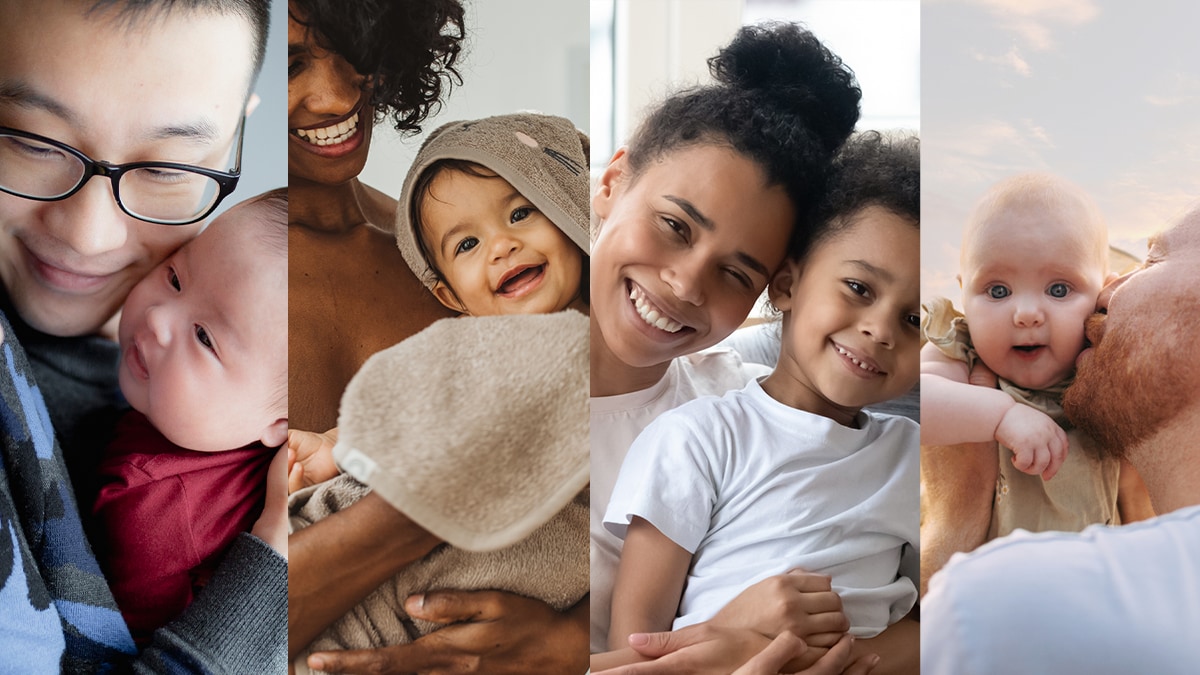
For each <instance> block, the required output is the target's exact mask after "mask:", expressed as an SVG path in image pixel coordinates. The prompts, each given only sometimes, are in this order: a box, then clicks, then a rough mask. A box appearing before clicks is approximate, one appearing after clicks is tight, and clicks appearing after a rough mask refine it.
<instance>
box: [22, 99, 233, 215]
mask: <svg viewBox="0 0 1200 675" xmlns="http://www.w3.org/2000/svg"><path fill="white" fill-rule="evenodd" d="M245 135H246V116H245V115H242V121H241V122H239V123H238V134H237V152H236V154H235V156H234V165H233V169H232V170H231V171H216V170H213V169H206V168H204V167H200V166H192V165H190V164H179V163H176V162H130V163H128V164H110V163H108V162H103V161H97V160H94V159H92V158H91V157H88V156H87V155H85V154H83V153H82V152H80V151H78V150H76V149H75V148H72V147H71V146H69V145H67V144H65V143H60V142H58V141H56V140H54V139H52V138H46V137H45V136H39V135H37V134H31V133H29V132H27V131H21V130H20V129H11V128H9V127H0V191H4V192H7V193H9V194H11V195H16V196H18V197H24V198H26V199H35V200H37V201H43V202H52V201H57V200H60V199H66V198H67V197H70V196H71V195H73V194H75V193H76V192H78V191H79V190H80V188H82V187H83V186H84V184H86V183H87V182H88V181H89V180H90V179H91V178H92V177H93V176H104V177H106V178H108V179H109V180H111V181H112V190H113V198H114V199H116V200H117V206H119V207H121V210H122V211H124V212H125V213H127V214H128V215H130V216H133V217H134V218H137V219H138V220H144V221H146V222H149V223H158V224H160V225H188V224H190V223H194V222H197V221H199V220H203V219H204V218H205V217H207V216H208V215H209V214H210V213H212V212H213V210H215V209H216V208H217V205H219V204H220V203H221V200H223V199H225V197H227V196H228V195H229V193H231V192H233V189H234V188H235V187H237V183H238V178H240V177H241V175H242V140H243V138H244V137H245Z"/></svg>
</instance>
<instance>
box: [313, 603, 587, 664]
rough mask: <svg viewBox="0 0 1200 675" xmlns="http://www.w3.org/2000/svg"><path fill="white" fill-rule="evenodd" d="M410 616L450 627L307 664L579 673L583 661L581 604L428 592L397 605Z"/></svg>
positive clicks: (584, 625)
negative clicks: (562, 606) (561, 607)
mask: <svg viewBox="0 0 1200 675" xmlns="http://www.w3.org/2000/svg"><path fill="white" fill-rule="evenodd" d="M404 606H405V609H406V610H407V611H408V613H409V615H411V616H413V617H414V618H419V619H425V620H427V621H433V622H435V623H446V624H450V625H448V626H446V627H445V628H442V629H440V630H438V631H436V632H433V633H430V634H429V635H426V636H425V637H423V638H421V639H419V640H417V641H416V642H413V643H412V644H407V645H395V646H392V647H383V648H380V649H364V650H356V651H335V652H318V653H315V654H313V655H311V656H310V657H309V659H308V664H309V667H312V668H316V669H320V670H325V671H330V672H344V673H364V674H368V673H369V674H372V675H382V674H387V673H392V674H400V673H419V674H420V675H443V674H449V673H495V674H497V675H504V674H505V673H513V674H514V675H515V674H518V673H520V674H526V673H539V674H540V673H545V674H546V675H556V674H558V673H563V674H564V675H581V674H582V673H583V672H584V671H586V670H587V660H588V626H587V618H588V605H587V602H586V600H585V601H582V602H581V603H580V604H579V605H577V606H576V607H574V608H572V609H571V610H569V611H567V612H562V613H560V612H557V611H555V610H554V608H552V607H550V606H549V605H547V604H546V603H544V602H541V601H539V600H532V599H530V598H526V597H522V596H519V595H515V594H512V593H504V592H500V591H433V592H429V593H426V594H424V595H423V596H421V595H414V596H412V597H410V598H408V600H407V601H406V602H405V605H404Z"/></svg>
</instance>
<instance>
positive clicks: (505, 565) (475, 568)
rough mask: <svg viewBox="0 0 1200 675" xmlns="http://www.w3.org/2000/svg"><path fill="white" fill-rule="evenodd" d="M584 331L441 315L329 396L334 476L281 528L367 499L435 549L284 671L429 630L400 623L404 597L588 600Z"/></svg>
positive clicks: (576, 325)
mask: <svg viewBox="0 0 1200 675" xmlns="http://www.w3.org/2000/svg"><path fill="white" fill-rule="evenodd" d="M587 335H588V319H587V317H585V316H583V315H582V314H579V313H578V312H574V311H566V312H559V313H556V314H545V315H519V316H502V317H463V318H457V319H444V320H442V321H438V322H437V323H434V324H433V325H432V326H430V327H429V328H427V329H425V330H424V331H422V332H421V333H418V334H417V335H415V336H413V337H411V338H409V339H408V340H405V341H404V342H402V343H400V344H398V345H396V346H394V347H391V348H389V349H386V350H384V351H382V352H379V353H378V354H376V355H374V356H372V357H371V358H370V359H368V360H367V362H366V363H365V364H364V365H363V367H362V368H361V369H360V370H359V372H358V374H356V375H355V376H354V379H352V380H351V382H350V385H349V386H348V387H347V388H346V392H345V394H344V395H343V397H342V406H341V412H340V415H339V418H338V427H339V436H338V443H337V446H336V447H335V448H334V456H335V459H336V460H337V462H338V465H339V466H340V467H341V468H342V470H343V471H344V472H345V473H344V475H342V476H339V477H338V478H335V479H334V480H331V481H328V482H326V483H322V484H320V485H317V486H313V487H311V488H307V489H305V490H301V491H299V492H297V493H295V494H294V495H292V499H291V503H290V512H291V522H292V529H293V530H295V529H299V528H302V527H305V526H307V525H309V524H311V523H312V522H315V521H317V520H320V519H321V518H323V517H325V516H327V515H329V514H331V513H333V512H336V511H338V510H341V509H343V508H345V507H347V506H349V505H350V504H352V503H354V502H356V501H358V499H361V498H362V497H363V496H364V495H365V494H367V493H368V492H369V491H371V490H374V491H375V493H376V494H378V495H379V496H381V497H382V498H384V499H385V500H386V501H388V503H390V504H391V505H393V506H395V507H396V508H397V509H398V510H400V511H401V512H403V513H405V514H406V515H407V516H408V517H410V518H412V519H413V520H414V521H415V522H417V523H418V524H420V525H421V526H422V527H424V528H426V529H427V530H429V531H430V532H432V533H433V534H435V535H437V536H438V537H440V538H441V539H444V540H445V541H446V542H447V544H446V545H443V546H441V547H439V548H437V549H435V550H434V551H433V552H432V553H431V554H429V555H428V556H426V557H425V558H423V559H422V560H419V561H417V562H415V563H413V564H412V565H410V566H409V567H407V568H405V569H404V570H403V571H402V572H401V573H400V574H398V575H397V576H396V577H395V578H394V579H392V580H391V581H390V582H388V583H385V584H384V585H383V586H382V587H380V588H379V589H377V590H376V591H375V592H374V593H372V594H371V595H370V596H368V597H367V598H366V599H365V600H364V601H363V602H361V603H360V604H359V605H358V606H357V607H355V608H354V609H352V610H351V611H350V612H349V613H347V614H346V615H345V616H344V617H343V618H341V619H339V620H338V621H337V622H336V623H335V624H334V625H333V626H331V627H330V628H329V629H327V630H326V631H325V633H323V634H322V635H321V636H320V637H319V638H318V639H317V640H316V641H315V642H313V644H312V645H310V646H309V648H308V650H307V651H305V652H304V653H302V654H300V655H299V657H298V658H297V660H296V661H295V665H296V668H297V673H305V672H310V671H309V670H308V668H307V665H306V664H305V663H304V659H305V658H306V657H307V655H308V654H310V653H312V652H313V651H319V650H326V649H363V648H370V647H379V646H383V645H389V644H400V643H407V642H411V641H412V640H415V639H417V638H418V637H420V636H422V635H425V634H427V633H428V632H430V631H432V630H435V629H436V628H438V626H436V625H430V624H425V623H423V622H418V621H414V620H412V619H410V618H409V617H408V616H407V615H406V614H405V612H404V607H403V603H404V600H405V598H407V597H408V596H409V595H411V594H413V593H419V592H423V591H428V590H437V589H455V590H480V589H496V590H506V591H511V592H514V593H518V594H521V595H525V596H529V597H533V598H537V599H539V600H543V601H545V602H547V603H548V604H550V605H551V606H553V607H555V608H556V609H559V610H563V609H566V608H568V607H571V606H572V605H574V604H575V603H576V602H578V601H579V600H580V599H581V598H582V597H583V596H584V595H586V594H587V592H588V584H589V573H588V497H587V490H586V486H587V482H588V474H589V456H588V449H589V444H588V399H587V396H588V340H587ZM360 481H361V482H360ZM364 484H365V485H364ZM472 551H474V552H472Z"/></svg>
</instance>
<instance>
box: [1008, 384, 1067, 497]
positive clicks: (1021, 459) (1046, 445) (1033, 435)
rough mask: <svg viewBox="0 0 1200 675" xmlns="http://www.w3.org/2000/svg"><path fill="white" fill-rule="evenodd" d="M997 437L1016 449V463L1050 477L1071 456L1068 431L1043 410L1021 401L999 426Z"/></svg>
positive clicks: (1024, 470) (1017, 465)
mask: <svg viewBox="0 0 1200 675" xmlns="http://www.w3.org/2000/svg"><path fill="white" fill-rule="evenodd" d="M996 440H997V441H999V442H1000V443H1001V444H1002V445H1004V446H1006V447H1008V448H1009V449H1011V450H1012V451H1013V460H1012V462H1013V466H1014V467H1016V469H1017V470H1018V471H1022V472H1024V473H1028V474H1031V475H1036V474H1041V475H1042V480H1050V479H1051V478H1053V477H1054V474H1056V473H1058V469H1059V467H1061V466H1062V463H1063V460H1065V459H1066V458H1067V434H1066V432H1065V431H1063V430H1062V427H1060V426H1058V424H1057V423H1056V422H1055V421H1054V420H1052V419H1050V416H1049V415H1047V414H1046V413H1044V412H1041V411H1040V410H1037V409H1035V408H1031V407H1029V406H1027V405H1023V404H1020V403H1017V402H1015V401H1014V402H1013V404H1012V405H1011V406H1010V407H1009V409H1008V410H1007V411H1006V412H1005V413H1004V416H1003V417H1001V418H1000V424H999V425H997V426H996Z"/></svg>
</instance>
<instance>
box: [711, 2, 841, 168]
mask: <svg viewBox="0 0 1200 675" xmlns="http://www.w3.org/2000/svg"><path fill="white" fill-rule="evenodd" d="M708 68H709V71H711V72H712V75H713V77H714V78H716V80H717V81H718V82H720V83H722V84H724V85H726V86H728V87H732V88H735V89H742V90H745V91H747V92H748V93H752V94H754V95H755V96H756V97H757V98H759V100H760V101H761V102H762V103H763V104H765V105H770V106H774V107H776V108H778V109H779V110H780V112H783V113H785V114H789V113H790V114H792V115H796V116H797V117H800V118H801V119H803V120H804V122H806V123H807V126H808V127H809V129H810V130H811V131H812V132H813V133H814V134H815V135H816V136H817V139H818V140H819V141H820V143H821V144H822V145H823V146H824V148H825V149H826V151H828V152H832V151H834V150H836V149H837V148H838V146H840V145H841V144H842V142H843V141H845V139H846V137H847V136H849V135H850V132H852V131H853V130H854V125H855V123H856V122H857V121H858V105H859V101H860V100H861V99H862V91H861V90H860V89H859V88H858V86H857V85H856V83H855V80H854V72H853V71H852V70H850V68H848V67H847V66H845V65H844V64H843V63H842V60H841V59H840V58H838V57H837V55H835V54H833V53H832V52H830V51H829V50H828V49H827V48H826V47H825V45H823V44H821V41H820V40H818V39H817V38H816V36H815V35H813V34H812V33H810V32H808V31H807V30H805V29H804V28H803V27H801V26H800V25H798V24H794V23H782V22H773V23H764V24H758V25H754V26H744V27H743V28H742V29H741V30H739V31H738V33H737V35H736V36H735V37H734V39H733V41H732V42H730V43H729V45H728V46H726V47H725V48H724V49H722V50H721V51H720V52H719V53H718V54H717V55H716V56H714V57H712V58H711V59H709V60H708Z"/></svg>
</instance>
